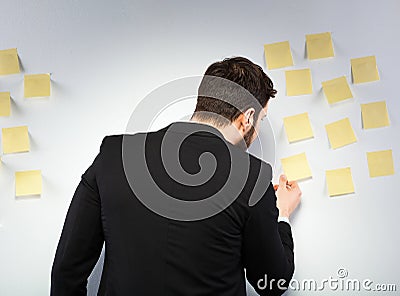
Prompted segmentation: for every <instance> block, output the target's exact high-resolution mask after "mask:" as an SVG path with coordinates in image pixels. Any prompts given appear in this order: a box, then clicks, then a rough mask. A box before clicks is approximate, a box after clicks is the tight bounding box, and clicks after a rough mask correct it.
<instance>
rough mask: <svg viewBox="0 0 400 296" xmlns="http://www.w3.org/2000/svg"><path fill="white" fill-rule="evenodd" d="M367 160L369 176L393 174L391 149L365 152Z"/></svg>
mask: <svg viewBox="0 0 400 296" xmlns="http://www.w3.org/2000/svg"><path fill="white" fill-rule="evenodd" d="M367 160H368V169H369V176H370V177H380V176H389V175H393V174H394V164H393V155H392V150H382V151H374V152H367Z"/></svg>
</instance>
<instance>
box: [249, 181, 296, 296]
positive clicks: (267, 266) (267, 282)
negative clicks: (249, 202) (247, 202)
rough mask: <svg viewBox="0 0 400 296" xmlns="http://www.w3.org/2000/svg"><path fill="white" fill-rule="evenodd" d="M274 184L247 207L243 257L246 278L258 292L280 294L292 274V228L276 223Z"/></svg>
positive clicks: (284, 289) (276, 210)
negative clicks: (253, 203) (247, 214)
mask: <svg viewBox="0 0 400 296" xmlns="http://www.w3.org/2000/svg"><path fill="white" fill-rule="evenodd" d="M278 213H279V211H278V208H277V207H276V196H275V190H274V189H273V185H272V184H270V186H269V187H268V190H267V191H266V193H265V194H264V196H263V197H262V198H261V200H260V201H258V203H256V204H255V205H254V206H253V207H250V214H249V217H248V220H247V222H246V224H245V229H244V243H243V260H244V262H243V263H244V267H245V268H246V277H247V280H248V281H249V282H250V284H251V285H252V286H253V288H254V289H255V290H256V291H257V293H259V294H260V295H282V294H283V293H284V292H285V291H286V290H287V287H288V285H289V282H290V280H291V279H292V276H293V273H294V253H293V248H294V246H293V238H292V232H291V227H290V225H289V224H288V223H286V222H283V221H282V222H278V221H277V220H278Z"/></svg>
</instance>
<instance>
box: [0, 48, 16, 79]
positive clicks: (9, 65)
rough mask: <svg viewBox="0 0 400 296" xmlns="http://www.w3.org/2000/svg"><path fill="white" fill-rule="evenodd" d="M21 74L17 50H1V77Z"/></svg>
mask: <svg viewBox="0 0 400 296" xmlns="http://www.w3.org/2000/svg"><path fill="white" fill-rule="evenodd" d="M19 72H20V70H19V60H18V53H17V49H16V48H11V49H4V50H0V75H8V74H16V73H19Z"/></svg>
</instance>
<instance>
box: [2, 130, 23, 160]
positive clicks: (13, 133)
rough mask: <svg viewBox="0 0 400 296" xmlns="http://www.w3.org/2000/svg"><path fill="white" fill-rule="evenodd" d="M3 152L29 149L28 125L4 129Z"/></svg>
mask: <svg viewBox="0 0 400 296" xmlns="http://www.w3.org/2000/svg"><path fill="white" fill-rule="evenodd" d="M2 142H3V153H4V154H8V153H16V152H27V151H29V134H28V127H27V126H16V127H8V128H3V129H2Z"/></svg>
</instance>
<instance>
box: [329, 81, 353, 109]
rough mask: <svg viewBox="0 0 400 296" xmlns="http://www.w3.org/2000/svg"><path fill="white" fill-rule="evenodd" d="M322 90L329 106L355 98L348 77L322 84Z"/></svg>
mask: <svg viewBox="0 0 400 296" xmlns="http://www.w3.org/2000/svg"><path fill="white" fill-rule="evenodd" d="M322 89H323V91H324V94H325V97H326V99H327V100H328V102H329V104H334V103H337V102H340V101H344V100H347V99H350V98H352V97H353V94H352V93H351V90H350V87H349V84H348V83H347V79H346V76H342V77H339V78H335V79H332V80H328V81H324V82H322Z"/></svg>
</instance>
